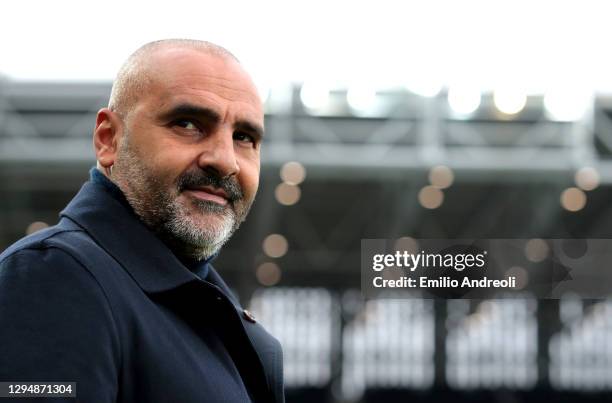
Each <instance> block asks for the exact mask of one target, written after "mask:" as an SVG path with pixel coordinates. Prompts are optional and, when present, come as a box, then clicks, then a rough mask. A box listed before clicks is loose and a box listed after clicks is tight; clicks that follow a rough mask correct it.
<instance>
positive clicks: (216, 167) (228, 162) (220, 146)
mask: <svg viewBox="0 0 612 403" xmlns="http://www.w3.org/2000/svg"><path fill="white" fill-rule="evenodd" d="M233 137H234V136H233V131H232V130H231V129H219V130H216V131H215V132H214V133H212V134H211V135H209V137H208V139H207V140H208V141H205V142H204V143H203V145H202V147H203V149H202V151H201V152H200V155H199V157H198V165H199V166H200V168H202V169H203V170H206V171H213V172H215V173H216V174H217V175H218V176H219V177H221V178H227V177H230V176H232V175H238V173H239V172H240V166H239V165H238V160H237V159H236V151H235V150H234V138H233Z"/></svg>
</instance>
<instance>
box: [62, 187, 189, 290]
mask: <svg viewBox="0 0 612 403" xmlns="http://www.w3.org/2000/svg"><path fill="white" fill-rule="evenodd" d="M121 196H123V195H121ZM60 216H61V217H68V218H70V219H71V220H72V221H74V222H76V223H77V224H78V225H80V226H81V227H83V228H84V229H85V230H86V231H87V232H88V233H89V235H90V236H91V237H92V238H94V239H95V241H96V242H97V243H98V244H100V246H102V247H103V248H104V249H105V250H106V251H107V252H108V253H109V254H110V255H112V256H113V257H114V258H115V259H116V260H117V261H118V262H120V263H121V264H122V265H123V267H124V268H125V269H126V270H127V271H128V272H129V273H130V275H131V276H132V277H133V278H134V280H135V281H136V282H137V283H138V285H139V286H140V287H141V288H142V289H143V290H144V291H146V292H149V293H156V292H162V291H167V290H170V289H173V288H176V287H179V286H181V285H183V284H185V283H188V282H190V281H194V280H198V279H199V277H197V276H196V275H195V274H194V273H193V272H191V271H190V270H189V269H187V267H185V266H184V265H183V264H182V263H181V261H180V260H179V259H178V258H177V257H176V256H175V255H174V254H173V253H172V251H171V250H170V249H169V248H168V247H167V246H166V245H165V244H164V243H163V242H162V241H161V240H160V239H159V238H157V237H156V236H155V234H154V233H153V232H152V231H151V230H149V229H148V228H147V226H146V225H145V224H144V223H143V222H142V221H141V220H140V219H139V218H138V216H137V215H136V214H135V213H134V212H133V210H132V209H131V208H130V207H129V205H128V204H127V201H125V199H123V200H122V199H121V197H119V196H118V195H117V194H114V193H113V191H112V188H109V187H108V186H104V185H103V184H101V183H99V181H92V180H90V181H88V182H86V183H85V184H84V185H83V187H82V188H81V190H80V191H79V192H78V193H77V195H76V196H75V197H74V199H72V201H71V202H70V203H69V204H68V206H66V208H65V209H64V210H63V211H62V212H61V213H60Z"/></svg>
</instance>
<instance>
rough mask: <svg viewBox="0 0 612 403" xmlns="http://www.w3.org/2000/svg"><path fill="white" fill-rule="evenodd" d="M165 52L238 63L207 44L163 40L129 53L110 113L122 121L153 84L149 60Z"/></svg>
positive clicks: (235, 59)
mask: <svg viewBox="0 0 612 403" xmlns="http://www.w3.org/2000/svg"><path fill="white" fill-rule="evenodd" d="M166 49H192V50H196V51H200V52H203V53H206V54H209V55H213V56H217V57H220V58H224V59H229V60H233V61H236V62H238V59H237V58H236V57H235V56H234V55H233V54H232V53H230V52H229V51H228V50H227V49H225V48H223V47H221V46H219V45H216V44H214V43H211V42H207V41H199V40H195V39H164V40H160V41H154V42H149V43H147V44H145V45H143V46H141V47H140V48H138V49H137V50H136V51H135V52H134V53H132V54H131V55H130V57H128V59H127V60H126V61H125V63H124V64H123V65H122V66H121V68H120V69H119V72H118V73H117V77H116V78H115V81H114V82H113V88H112V90H111V95H110V100H109V103H108V108H109V109H110V110H112V111H114V112H117V113H118V114H119V115H121V116H123V117H125V116H127V115H128V114H129V112H130V111H131V109H132V107H133V106H134V105H135V104H136V103H137V102H138V100H139V98H140V96H141V95H142V94H143V93H145V92H146V89H147V87H148V85H149V84H150V83H151V82H152V81H153V80H154V77H153V74H152V70H153V68H154V67H155V66H154V63H153V56H154V55H155V54H156V53H157V52H159V51H162V50H166Z"/></svg>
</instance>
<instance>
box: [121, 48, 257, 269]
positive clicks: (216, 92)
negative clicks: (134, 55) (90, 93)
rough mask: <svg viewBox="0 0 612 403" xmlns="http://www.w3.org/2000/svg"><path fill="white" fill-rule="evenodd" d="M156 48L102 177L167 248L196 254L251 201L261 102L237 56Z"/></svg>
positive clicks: (224, 233)
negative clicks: (109, 169) (147, 80)
mask: <svg viewBox="0 0 612 403" xmlns="http://www.w3.org/2000/svg"><path fill="white" fill-rule="evenodd" d="M160 53H161V54H157V55H156V57H155V58H154V63H155V64H154V65H153V67H151V68H150V71H151V72H152V75H151V82H150V83H149V84H147V86H146V87H147V88H146V91H145V93H144V94H143V95H142V96H141V97H140V98H139V99H138V101H137V103H136V104H135V107H134V108H133V109H132V110H131V112H130V113H129V114H128V116H127V117H125V119H124V129H123V135H122V136H121V138H120V140H119V149H118V152H117V157H116V161H115V164H114V166H113V172H112V178H113V179H114V180H115V181H116V182H117V184H118V185H119V186H120V187H121V189H122V190H123V192H124V194H125V195H126V197H127V199H128V201H129V202H130V204H131V205H132V207H133V208H134V210H135V212H136V213H137V214H138V215H139V216H140V218H141V219H142V220H143V221H144V222H145V223H146V224H147V225H148V226H149V227H150V228H151V229H152V230H153V231H154V232H156V233H157V234H158V235H159V236H160V237H161V238H162V239H163V240H164V241H165V242H167V243H168V244H169V246H170V247H171V248H172V249H173V250H174V251H175V253H178V254H179V255H180V257H187V258H192V259H198V260H199V259H202V258H205V257H208V256H210V255H211V254H213V253H215V252H216V251H217V250H218V249H219V248H220V247H221V246H222V245H223V244H224V243H225V242H226V241H227V240H228V239H229V237H230V236H231V234H232V233H233V232H234V231H235V230H236V229H237V228H238V226H239V225H240V223H241V222H242V221H243V220H244V219H245V217H246V215H247V214H248V211H249V208H250V206H251V204H252V203H253V200H254V198H255V194H256V192H257V187H258V184H259V149H260V143H261V136H262V130H263V108H262V105H261V101H260V99H259V96H258V94H257V90H256V88H255V86H254V85H253V84H252V82H251V80H250V78H249V77H248V76H247V75H246V73H245V72H244V71H243V70H242V68H241V67H240V66H239V64H238V63H237V62H235V61H233V60H230V59H227V58H222V57H219V56H214V55H210V54H206V53H203V52H199V51H196V50H189V49H167V50H163V51H162V52H160ZM152 63H153V62H152Z"/></svg>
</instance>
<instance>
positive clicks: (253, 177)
mask: <svg viewBox="0 0 612 403" xmlns="http://www.w3.org/2000/svg"><path fill="white" fill-rule="evenodd" d="M240 185H241V186H242V190H243V192H244V195H245V197H246V198H248V199H253V198H254V197H255V194H256V193H257V188H258V187H259V161H257V163H255V162H249V163H247V164H245V165H243V166H241V169H240Z"/></svg>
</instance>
